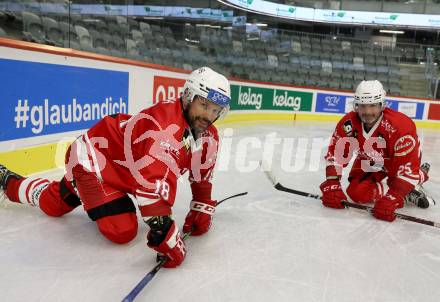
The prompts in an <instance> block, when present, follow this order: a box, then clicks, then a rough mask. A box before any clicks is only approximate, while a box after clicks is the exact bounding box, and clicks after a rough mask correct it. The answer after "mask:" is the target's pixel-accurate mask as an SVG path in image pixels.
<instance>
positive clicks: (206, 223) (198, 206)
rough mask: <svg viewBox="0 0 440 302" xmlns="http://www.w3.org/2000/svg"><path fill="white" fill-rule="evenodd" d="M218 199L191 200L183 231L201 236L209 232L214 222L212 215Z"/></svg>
mask: <svg viewBox="0 0 440 302" xmlns="http://www.w3.org/2000/svg"><path fill="white" fill-rule="evenodd" d="M216 204H217V201H215V200H210V201H208V202H199V201H195V200H193V201H191V206H190V209H191V210H190V211H189V213H188V214H187V215H186V218H185V224H184V225H183V232H184V233H188V232H190V231H191V235H193V236H199V235H202V234H204V233H206V232H208V230H209V228H210V227H211V223H212V215H213V214H214V212H215V206H216Z"/></svg>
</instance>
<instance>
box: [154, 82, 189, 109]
mask: <svg viewBox="0 0 440 302" xmlns="http://www.w3.org/2000/svg"><path fill="white" fill-rule="evenodd" d="M184 85H185V80H183V79H178V78H168V77H160V76H154V84H153V104H156V103H158V102H161V101H164V100H169V99H175V98H178V97H180V96H181V95H182V93H183V86H184Z"/></svg>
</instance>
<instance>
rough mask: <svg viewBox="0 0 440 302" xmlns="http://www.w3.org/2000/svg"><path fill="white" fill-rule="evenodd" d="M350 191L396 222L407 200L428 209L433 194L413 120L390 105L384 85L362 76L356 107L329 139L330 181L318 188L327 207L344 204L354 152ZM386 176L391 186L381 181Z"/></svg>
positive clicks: (355, 198)
mask: <svg viewBox="0 0 440 302" xmlns="http://www.w3.org/2000/svg"><path fill="white" fill-rule="evenodd" d="M353 156H355V159H354V162H353V166H352V169H351V171H350V173H349V177H348V180H349V185H348V187H347V190H346V193H347V195H348V196H349V197H350V198H351V199H352V200H353V201H354V202H358V203H369V202H373V203H374V210H373V215H374V216H375V217H376V218H379V219H383V220H386V221H393V220H394V219H395V218H396V216H395V210H396V209H397V208H401V207H403V206H404V202H405V201H406V202H407V203H413V204H416V205H418V206H419V207H421V208H427V207H428V206H429V204H430V199H429V198H428V197H427V196H426V193H425V191H424V190H423V188H422V187H421V185H422V184H423V183H424V182H425V181H427V180H428V171H429V164H424V165H422V166H421V165H420V160H421V150H420V142H419V138H418V136H417V133H416V126H415V124H414V122H413V121H412V120H411V119H410V118H409V117H407V116H406V115H404V114H403V113H400V112H396V111H394V110H392V109H390V108H387V107H386V104H385V91H384V89H383V86H382V84H381V83H380V82H379V81H377V80H375V81H362V82H361V83H360V84H359V86H358V87H357V89H356V92H355V98H354V111H353V112H350V113H347V114H346V115H345V116H344V117H343V118H342V119H341V120H340V121H339V123H338V124H337V126H336V129H335V131H334V133H333V136H332V138H331V141H330V145H329V148H328V152H327V154H326V156H325V159H326V161H327V167H326V180H325V181H324V182H323V183H322V184H321V186H320V188H321V191H322V193H323V197H322V202H323V204H324V205H325V206H327V207H331V208H338V209H342V208H344V206H343V205H342V204H341V201H342V200H347V196H346V195H345V193H344V191H343V190H342V188H341V183H340V178H341V175H342V169H343V168H345V167H346V166H347V165H348V164H349V162H350V160H351V159H352V157H353ZM385 180H386V183H387V185H388V190H385V187H384V183H383V181H385Z"/></svg>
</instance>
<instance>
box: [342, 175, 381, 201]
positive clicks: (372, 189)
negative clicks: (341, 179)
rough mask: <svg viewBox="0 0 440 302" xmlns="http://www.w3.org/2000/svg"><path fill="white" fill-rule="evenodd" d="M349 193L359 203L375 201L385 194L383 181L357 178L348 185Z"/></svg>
mask: <svg viewBox="0 0 440 302" xmlns="http://www.w3.org/2000/svg"><path fill="white" fill-rule="evenodd" d="M347 195H348V197H350V198H351V200H353V201H354V202H357V203H369V202H375V201H376V200H378V199H379V198H381V197H382V195H383V185H382V183H381V182H375V181H371V180H364V181H360V180H359V179H357V178H355V179H352V180H351V181H350V184H349V185H348V187H347Z"/></svg>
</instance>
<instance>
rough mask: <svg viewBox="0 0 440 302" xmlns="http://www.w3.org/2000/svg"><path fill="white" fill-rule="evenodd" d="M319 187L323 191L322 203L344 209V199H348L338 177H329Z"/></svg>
mask: <svg viewBox="0 0 440 302" xmlns="http://www.w3.org/2000/svg"><path fill="white" fill-rule="evenodd" d="M319 188H320V189H321V191H322V204H323V205H324V206H326V207H329V208H334V209H343V208H344V206H343V205H342V201H343V200H347V196H346V195H345V193H344V191H342V188H341V183H340V182H339V180H338V179H327V180H325V181H324V182H323V183H322V184H321V185H320V186H319Z"/></svg>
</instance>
